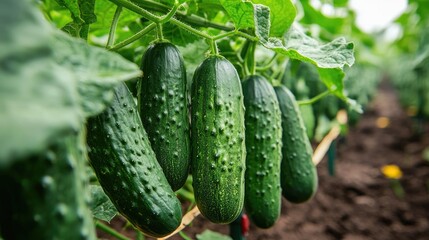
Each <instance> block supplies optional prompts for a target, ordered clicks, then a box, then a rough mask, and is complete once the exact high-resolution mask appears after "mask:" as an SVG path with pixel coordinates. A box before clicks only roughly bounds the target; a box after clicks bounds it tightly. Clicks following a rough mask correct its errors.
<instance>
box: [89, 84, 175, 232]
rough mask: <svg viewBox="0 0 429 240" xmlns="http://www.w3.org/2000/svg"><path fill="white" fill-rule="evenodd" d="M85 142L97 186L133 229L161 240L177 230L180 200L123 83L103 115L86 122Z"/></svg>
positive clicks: (116, 90)
mask: <svg viewBox="0 0 429 240" xmlns="http://www.w3.org/2000/svg"><path fill="white" fill-rule="evenodd" d="M87 142H88V145H89V152H88V155H89V158H90V163H91V165H92V167H93V168H94V171H95V173H96V175H97V178H98V181H99V182H100V185H101V187H102V188H103V190H104V191H105V193H106V194H107V196H108V197H109V198H110V200H111V201H112V203H113V204H114V205H115V207H116V208H117V210H118V211H119V212H120V213H121V214H122V215H123V216H125V217H126V218H127V219H128V220H129V221H130V222H131V223H132V224H133V225H134V226H135V227H137V228H138V229H140V230H141V231H142V232H144V233H146V234H148V235H151V236H154V237H162V236H165V235H168V234H169V233H171V232H173V231H174V230H175V229H176V228H177V227H178V226H179V224H180V222H181V217H182V210H181V205H180V202H179V200H178V199H177V198H176V196H175V195H174V192H173V191H172V189H171V187H170V185H169V184H168V181H167V179H166V178H165V176H164V173H163V172H162V169H161V166H160V165H159V163H158V162H157V160H156V158H155V153H154V152H153V150H152V148H151V146H150V142H149V139H148V137H147V134H146V132H145V129H144V128H143V125H142V123H141V120H140V117H139V115H138V112H137V106H136V105H135V103H134V100H133V97H132V95H131V93H130V92H129V90H128V88H127V87H126V85H125V84H121V85H120V86H119V87H118V88H116V89H115V96H114V99H113V102H112V104H111V106H110V107H109V108H108V109H107V110H106V111H105V112H103V113H102V114H100V115H98V116H96V117H93V118H90V119H89V121H88V133H87Z"/></svg>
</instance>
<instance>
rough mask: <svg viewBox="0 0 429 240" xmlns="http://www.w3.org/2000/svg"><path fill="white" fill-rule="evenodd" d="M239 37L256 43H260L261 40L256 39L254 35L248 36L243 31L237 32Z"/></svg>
mask: <svg viewBox="0 0 429 240" xmlns="http://www.w3.org/2000/svg"><path fill="white" fill-rule="evenodd" d="M237 36H240V37H244V38H247V39H249V40H252V41H255V42H258V41H259V38H257V37H254V36H252V35H249V34H247V33H245V32H241V31H237Z"/></svg>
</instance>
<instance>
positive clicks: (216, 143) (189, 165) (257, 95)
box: [87, 42, 317, 237]
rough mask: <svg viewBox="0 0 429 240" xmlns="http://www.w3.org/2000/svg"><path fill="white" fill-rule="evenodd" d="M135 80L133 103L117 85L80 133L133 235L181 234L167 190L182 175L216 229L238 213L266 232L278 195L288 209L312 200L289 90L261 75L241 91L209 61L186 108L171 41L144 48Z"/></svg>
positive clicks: (225, 64) (306, 149)
mask: <svg viewBox="0 0 429 240" xmlns="http://www.w3.org/2000/svg"><path fill="white" fill-rule="evenodd" d="M142 71H143V77H142V78H141V79H140V80H139V82H138V87H137V104H136V103H135V101H134V98H133V96H132V94H131V92H130V91H129V89H128V88H127V86H126V85H125V84H121V85H120V86H118V87H117V88H116V89H115V97H114V100H113V102H112V104H111V105H110V107H109V108H108V109H107V110H106V111H104V112H103V113H102V114H100V115H98V116H95V117H92V118H90V119H89V120H88V124H87V144H88V147H89V149H88V155H89V160H90V164H91V166H92V167H93V169H94V171H95V173H96V175H97V178H98V180H99V183H100V185H101V186H102V187H103V189H104V191H105V193H106V194H107V195H108V196H109V198H110V199H111V201H112V202H113V204H114V205H115V206H116V208H117V209H118V211H119V212H120V213H121V214H122V215H123V216H125V217H126V218H127V219H128V220H129V221H130V222H131V223H133V224H134V226H135V227H136V228H138V229H140V230H141V231H142V232H144V233H146V234H148V235H150V236H154V237H162V236H166V235H168V234H169V233H171V232H173V231H174V230H175V229H176V228H177V227H178V226H179V225H180V223H181V218H182V210H181V204H180V202H179V200H178V199H177V198H176V196H175V193H174V191H176V190H178V189H180V188H181V187H182V186H183V185H184V183H185V181H186V179H187V177H188V175H189V174H192V176H193V188H194V195H195V201H196V204H197V206H198V208H199V209H200V211H201V213H202V215H203V216H205V217H206V218H207V219H209V220H210V221H212V222H214V223H220V224H226V223H230V222H232V221H234V220H235V219H236V218H237V217H238V216H239V215H240V213H241V212H242V210H243V207H244V208H245V210H246V212H247V214H248V215H249V217H250V219H251V220H252V221H253V223H254V224H255V225H256V226H258V227H261V228H268V227H271V226H272V225H273V224H274V223H275V222H276V220H277V219H278V217H279V215H280V208H281V207H280V205H281V196H282V194H283V196H284V197H285V198H286V199H288V200H289V201H291V202H294V203H301V202H304V201H307V200H308V199H310V198H311V197H312V196H313V195H314V193H315V191H316V188H317V173H316V169H315V166H314V165H313V163H312V160H311V157H312V149H311V145H310V142H309V139H308V137H307V136H306V130H305V127H304V123H303V120H302V118H301V114H300V112H299V109H298V105H297V103H296V100H295V98H294V96H293V95H292V93H291V92H290V91H289V90H288V89H287V88H286V87H284V86H278V87H273V86H272V85H271V84H270V83H269V82H268V81H267V80H266V79H265V78H264V77H262V76H258V75H253V76H248V77H247V78H246V79H245V80H244V81H243V82H241V80H240V77H239V75H238V74H237V71H236V69H235V68H234V66H233V65H232V64H231V63H230V62H229V61H228V60H227V59H226V58H224V57H222V56H219V55H211V56H209V57H207V58H206V59H205V60H204V61H203V62H202V63H201V64H200V66H199V67H198V68H197V69H196V71H195V73H194V76H193V81H192V87H191V89H190V90H189V91H190V96H191V97H190V102H189V100H188V89H187V85H186V69H185V65H184V61H183V58H182V56H181V54H180V52H179V50H178V49H177V48H176V47H175V46H174V45H173V44H171V43H168V42H157V43H154V44H153V45H151V46H150V47H149V48H148V49H147V51H146V53H145V55H144V56H143V60H142Z"/></svg>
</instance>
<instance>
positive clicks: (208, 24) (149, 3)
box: [131, 0, 234, 31]
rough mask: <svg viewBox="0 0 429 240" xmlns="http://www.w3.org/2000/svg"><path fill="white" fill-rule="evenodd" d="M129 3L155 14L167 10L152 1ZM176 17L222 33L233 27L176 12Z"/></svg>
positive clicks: (133, 0)
mask: <svg viewBox="0 0 429 240" xmlns="http://www.w3.org/2000/svg"><path fill="white" fill-rule="evenodd" d="M131 1H132V2H133V3H135V4H137V5H138V6H140V7H142V6H144V7H145V8H146V9H149V10H152V11H156V12H160V13H165V12H167V11H168V9H169V7H168V6H166V5H164V4H162V3H159V2H155V1H152V0H131ZM176 17H177V19H178V20H181V21H184V22H186V23H189V24H193V25H196V26H200V27H210V28H215V29H219V30H223V31H232V30H234V27H233V26H225V25H221V24H218V23H215V22H211V21H208V20H207V19H205V18H203V17H200V16H198V15H195V14H190V15H189V14H187V13H186V12H183V11H177V13H176Z"/></svg>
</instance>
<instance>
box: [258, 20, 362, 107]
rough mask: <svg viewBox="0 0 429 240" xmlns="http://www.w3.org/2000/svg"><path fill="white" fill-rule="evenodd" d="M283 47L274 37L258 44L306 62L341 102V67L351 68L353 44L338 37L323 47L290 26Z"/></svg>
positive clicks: (342, 95) (342, 73) (342, 93)
mask: <svg viewBox="0 0 429 240" xmlns="http://www.w3.org/2000/svg"><path fill="white" fill-rule="evenodd" d="M284 41H285V44H283V42H282V41H281V39H278V38H270V39H269V40H268V41H267V42H262V44H263V45H264V46H265V47H266V48H268V49H271V50H274V51H276V52H278V53H281V54H284V55H287V56H289V57H290V58H293V59H297V60H300V61H304V62H308V63H311V64H313V65H315V66H316V67H317V69H318V72H319V75H320V78H321V80H322V81H323V82H324V83H325V85H326V86H327V87H328V89H330V90H331V91H332V92H333V93H334V94H336V95H337V96H338V97H340V98H342V99H347V97H346V96H345V95H344V91H343V90H344V87H343V78H344V71H343V67H344V66H345V65H347V66H351V65H353V63H354V61H355V59H354V55H353V48H354V45H353V43H350V42H346V40H345V39H344V38H338V39H335V40H333V41H332V42H330V43H327V44H321V43H319V42H318V41H317V40H315V39H313V38H311V37H309V36H307V35H305V33H304V32H302V31H301V30H299V29H298V28H297V27H292V28H291V29H290V30H289V32H288V33H287V34H286V36H285V38H284Z"/></svg>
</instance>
